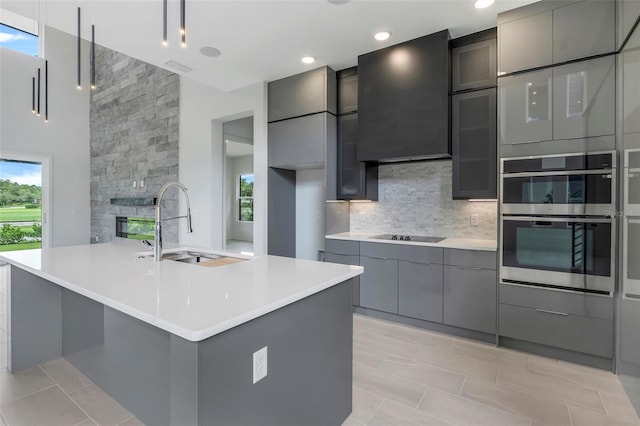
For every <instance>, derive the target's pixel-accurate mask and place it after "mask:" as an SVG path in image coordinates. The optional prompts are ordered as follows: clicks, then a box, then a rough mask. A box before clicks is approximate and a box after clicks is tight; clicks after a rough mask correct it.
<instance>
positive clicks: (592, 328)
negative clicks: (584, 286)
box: [500, 284, 614, 358]
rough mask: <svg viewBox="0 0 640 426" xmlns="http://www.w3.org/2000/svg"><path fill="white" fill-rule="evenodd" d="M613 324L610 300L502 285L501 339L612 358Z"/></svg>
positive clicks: (566, 292)
mask: <svg viewBox="0 0 640 426" xmlns="http://www.w3.org/2000/svg"><path fill="white" fill-rule="evenodd" d="M613 320H614V309H613V299H612V298H611V297H607V296H600V295H591V294H582V293H573V292H568V291H558V290H552V289H544V288H537V287H527V286H518V285H511V284H501V285H500V336H504V337H510V338H513V339H518V340H523V341H526V342H532V343H537V344H540V345H545V346H552V347H556V348H561V349H567V350H570V351H575V352H582V353H585V354H589V355H596V356H600V357H604V358H612V357H613V335H614V326H613Z"/></svg>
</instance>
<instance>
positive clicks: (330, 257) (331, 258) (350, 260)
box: [324, 251, 360, 306]
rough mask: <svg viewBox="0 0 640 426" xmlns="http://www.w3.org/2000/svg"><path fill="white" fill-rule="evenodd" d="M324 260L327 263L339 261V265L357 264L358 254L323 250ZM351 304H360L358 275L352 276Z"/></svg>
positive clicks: (358, 261) (358, 262) (358, 260)
mask: <svg viewBox="0 0 640 426" xmlns="http://www.w3.org/2000/svg"><path fill="white" fill-rule="evenodd" d="M324 261H325V262H329V263H339V264H341V265H359V264H360V256H358V255H357V254H356V255H349V254H337V253H331V252H328V251H325V254H324ZM353 305H354V306H359V305H360V277H359V276H358V277H354V278H353Z"/></svg>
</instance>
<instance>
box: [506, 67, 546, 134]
mask: <svg viewBox="0 0 640 426" xmlns="http://www.w3.org/2000/svg"><path fill="white" fill-rule="evenodd" d="M551 84H552V73H551V69H544V70H540V71H533V72H529V73H526V74H520V75H514V76H510V77H503V78H500V79H499V81H498V96H499V97H500V101H499V105H500V136H499V137H500V143H501V144H518V143H526V142H538V141H548V140H551V139H552V138H553V135H552V126H551V116H552V110H551V108H552V106H551V105H552V97H551V87H552V86H551Z"/></svg>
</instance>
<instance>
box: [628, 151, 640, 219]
mask: <svg viewBox="0 0 640 426" xmlns="http://www.w3.org/2000/svg"><path fill="white" fill-rule="evenodd" d="M625 166H626V167H625V169H624V178H625V182H624V183H625V185H624V204H625V206H624V213H625V216H640V150H627V151H626V152H625Z"/></svg>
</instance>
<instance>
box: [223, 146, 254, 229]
mask: <svg viewBox="0 0 640 426" xmlns="http://www.w3.org/2000/svg"><path fill="white" fill-rule="evenodd" d="M251 173H253V155H245V156H242V157H228V158H227V212H226V213H227V219H226V222H227V240H240V241H253V223H251V222H240V221H238V202H237V201H236V200H237V198H236V196H237V195H238V194H237V192H238V179H239V178H240V175H246V174H251Z"/></svg>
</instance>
